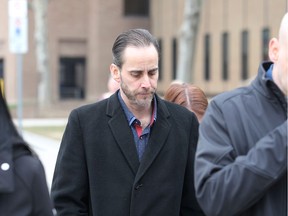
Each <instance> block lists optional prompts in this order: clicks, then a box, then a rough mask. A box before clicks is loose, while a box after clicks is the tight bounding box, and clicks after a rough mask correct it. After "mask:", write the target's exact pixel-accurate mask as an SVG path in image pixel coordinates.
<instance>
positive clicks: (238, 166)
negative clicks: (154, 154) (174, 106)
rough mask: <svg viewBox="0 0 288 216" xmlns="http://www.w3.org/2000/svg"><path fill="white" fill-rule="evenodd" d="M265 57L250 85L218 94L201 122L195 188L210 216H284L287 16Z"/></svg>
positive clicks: (287, 72) (203, 207) (204, 209)
mask: <svg viewBox="0 0 288 216" xmlns="http://www.w3.org/2000/svg"><path fill="white" fill-rule="evenodd" d="M269 57H270V60H271V61H270V62H264V63H262V64H260V67H259V70H258V75H257V77H256V78H255V79H254V80H253V81H252V83H251V84H250V85H249V86H246V87H241V88H238V89H236V90H232V91H230V92H226V93H222V94H220V95H218V96H216V97H215V98H214V99H213V100H212V101H211V102H210V104H209V106H208V108H207V110H206V113H205V116H204V118H203V120H202V122H201V124H200V129H199V130H200V134H199V141H198V146H197V151H196V158H195V188H196V196H197V199H198V201H199V204H200V206H201V207H202V209H203V211H204V212H205V213H206V214H207V215H208V216H212V215H219V216H234V215H237V216H241V215H242V216H276V215H277V216H286V215H287V95H288V94H287V88H288V86H287V84H288V82H287V80H288V65H287V64H288V13H286V14H285V16H284V17H283V19H282V22H281V26H280V31H279V37H278V38H272V39H271V40H270V42H269Z"/></svg>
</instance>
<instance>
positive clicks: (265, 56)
mask: <svg viewBox="0 0 288 216" xmlns="http://www.w3.org/2000/svg"><path fill="white" fill-rule="evenodd" d="M269 39H270V30H269V29H268V28H264V29H263V30H262V60H264V61H266V60H269V56H268V46H269Z"/></svg>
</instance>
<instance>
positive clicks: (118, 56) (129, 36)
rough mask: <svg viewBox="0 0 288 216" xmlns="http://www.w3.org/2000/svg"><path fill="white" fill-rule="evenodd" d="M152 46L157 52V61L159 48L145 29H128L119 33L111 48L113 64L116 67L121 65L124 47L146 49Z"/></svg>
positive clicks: (154, 39) (155, 40)
mask: <svg viewBox="0 0 288 216" xmlns="http://www.w3.org/2000/svg"><path fill="white" fill-rule="evenodd" d="M151 44H152V45H153V46H154V47H155V48H156V50H157V52H158V59H159V57H160V48H159V44H158V41H157V39H156V38H155V37H153V36H152V35H151V33H150V32H149V31H148V30H146V29H130V30H128V31H125V32H123V33H121V34H120V35H119V36H118V37H117V38H116V40H115V42H114V44H113V47H112V54H113V63H114V64H115V65H117V66H118V67H120V68H121V67H122V65H123V52H124V50H125V48H126V47H128V46H133V47H146V46H150V45H151Z"/></svg>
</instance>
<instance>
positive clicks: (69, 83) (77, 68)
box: [59, 57, 85, 99]
mask: <svg viewBox="0 0 288 216" xmlns="http://www.w3.org/2000/svg"><path fill="white" fill-rule="evenodd" d="M59 75H60V86H59V89H60V92H59V94H60V98H61V99H83V98H84V97H85V84H84V80H85V58H71V57H61V58H60V74H59Z"/></svg>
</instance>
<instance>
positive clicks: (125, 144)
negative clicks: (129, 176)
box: [106, 93, 139, 175]
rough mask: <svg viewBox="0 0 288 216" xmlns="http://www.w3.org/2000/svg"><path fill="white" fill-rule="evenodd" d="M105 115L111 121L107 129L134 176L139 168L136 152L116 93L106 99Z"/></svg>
mask: <svg viewBox="0 0 288 216" xmlns="http://www.w3.org/2000/svg"><path fill="white" fill-rule="evenodd" d="M106 114H107V115H109V116H111V120H110V121H109V123H108V124H109V127H110V128H111V131H112V134H113V136H114V137H115V140H116V142H117V144H118V145H119V147H120V149H121V151H122V153H123V155H124V156H125V158H126V160H127V161H128V164H129V166H130V167H131V169H132V170H133V172H134V174H135V175H136V173H137V170H138V167H139V159H138V155H137V150H136V146H135V143H134V139H133V134H132V131H131V129H130V127H129V125H128V121H127V119H126V116H125V113H124V112H123V111H122V108H121V105H120V103H119V101H118V98H117V93H116V94H114V95H113V96H111V98H109V99H108V104H107V112H106Z"/></svg>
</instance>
